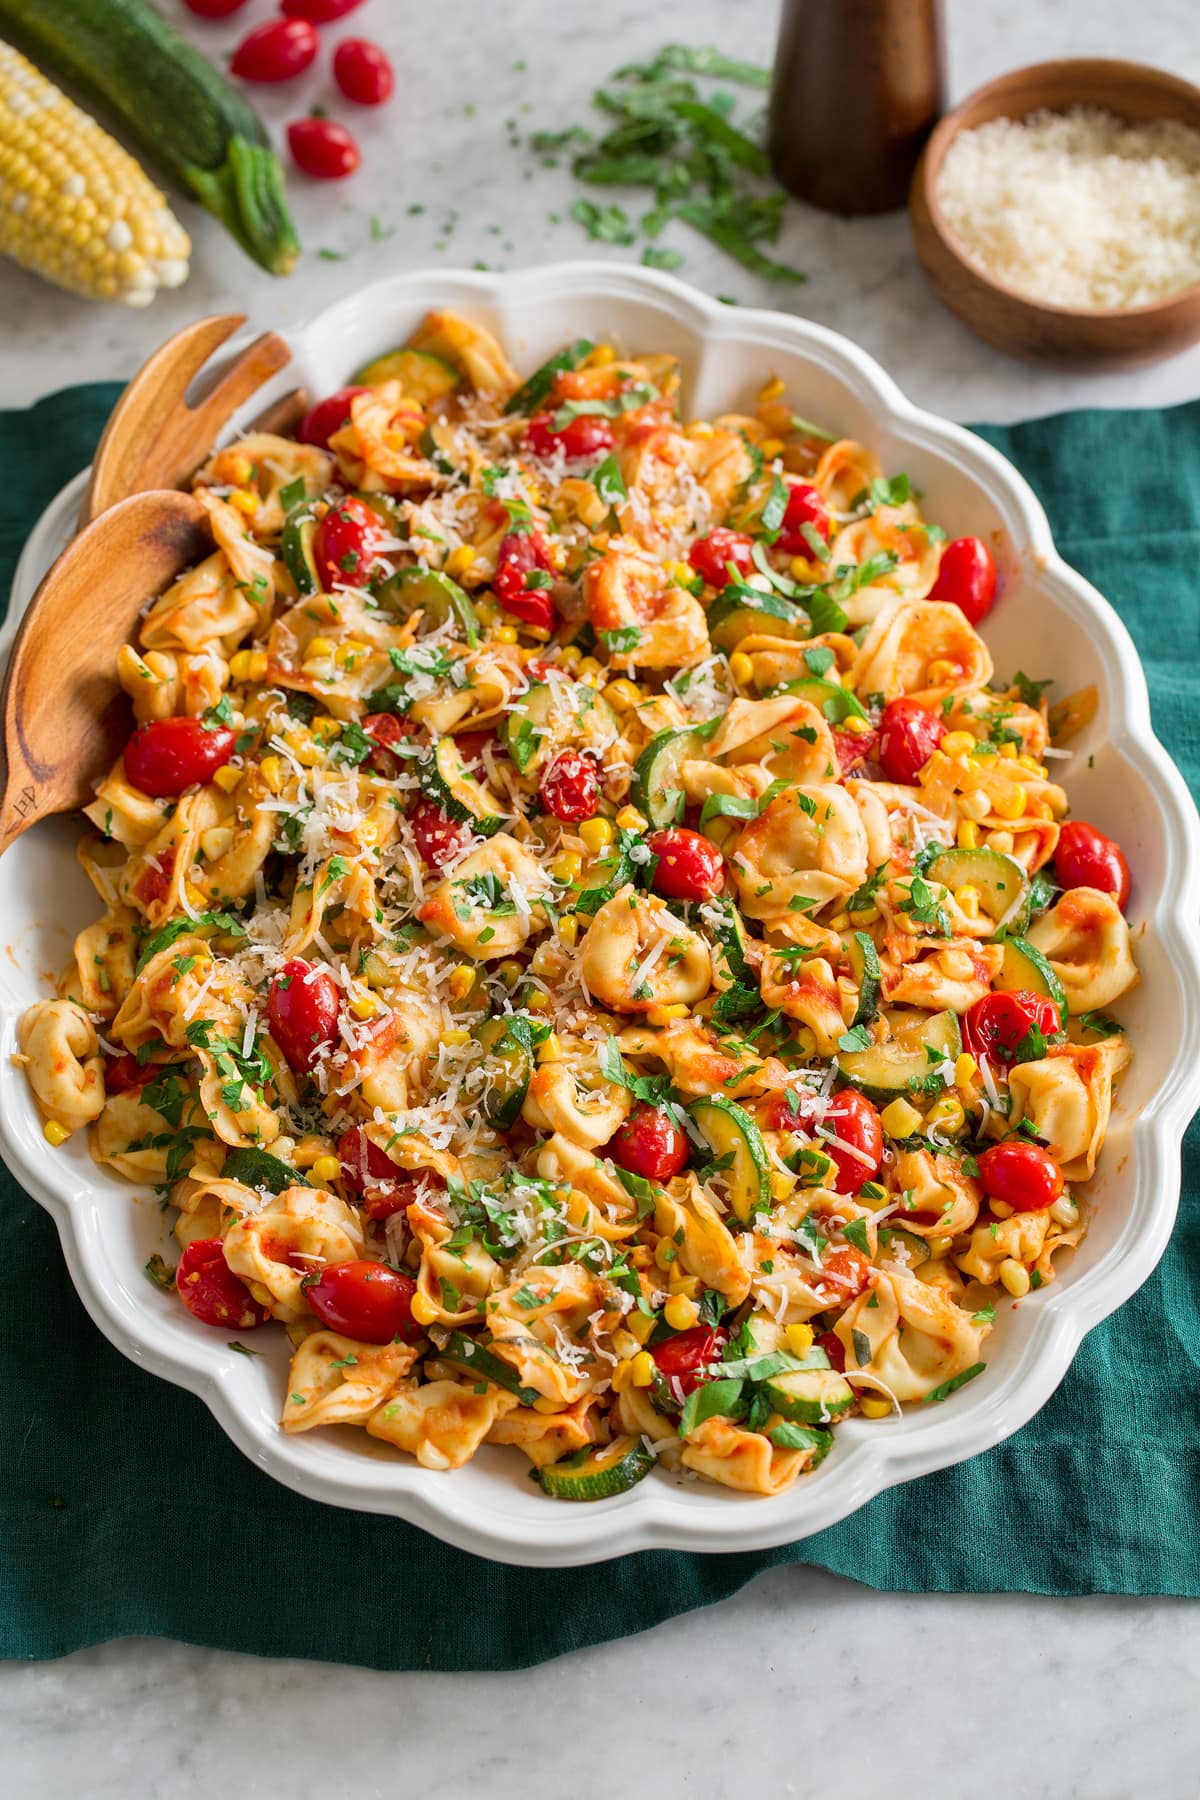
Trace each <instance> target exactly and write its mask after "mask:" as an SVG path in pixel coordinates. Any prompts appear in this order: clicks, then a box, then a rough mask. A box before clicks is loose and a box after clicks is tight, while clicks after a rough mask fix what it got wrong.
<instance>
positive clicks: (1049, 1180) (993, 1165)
mask: <svg viewBox="0 0 1200 1800" xmlns="http://www.w3.org/2000/svg"><path fill="white" fill-rule="evenodd" d="M979 1179H980V1181H981V1182H982V1183H983V1191H984V1193H985V1194H987V1195H988V1196H989V1197H990V1198H991V1199H993V1200H1002V1201H1003V1202H1004V1204H1005V1206H1011V1207H1012V1209H1013V1211H1014V1212H1042V1211H1043V1210H1044V1209H1045V1208H1046V1207H1047V1206H1053V1205H1054V1202H1055V1201H1056V1200H1057V1199H1058V1197H1059V1195H1060V1194H1061V1193H1062V1191H1063V1173H1062V1170H1061V1169H1060V1168H1059V1166H1058V1164H1057V1163H1056V1162H1055V1160H1054V1158H1053V1157H1052V1156H1051V1154H1050V1152H1049V1151H1048V1150H1043V1149H1042V1146H1041V1145H1040V1144H1026V1143H1023V1142H1022V1141H1021V1139H1020V1138H1009V1140H1008V1141H1007V1143H1003V1144H993V1145H992V1147H991V1149H990V1150H985V1151H984V1152H983V1154H982V1155H981V1156H980V1158H979Z"/></svg>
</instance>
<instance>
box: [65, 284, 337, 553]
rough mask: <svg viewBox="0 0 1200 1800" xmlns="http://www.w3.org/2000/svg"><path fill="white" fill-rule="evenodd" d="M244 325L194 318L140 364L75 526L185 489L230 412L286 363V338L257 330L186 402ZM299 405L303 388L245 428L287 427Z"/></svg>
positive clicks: (241, 317) (103, 442)
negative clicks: (135, 501)
mask: <svg viewBox="0 0 1200 1800" xmlns="http://www.w3.org/2000/svg"><path fill="white" fill-rule="evenodd" d="M245 323H246V316H245V314H244V313H220V314H216V315H214V316H213V317H212V318H208V319H197V320H196V322H195V324H194V325H187V326H185V327H184V329H183V330H182V331H177V332H176V333H175V335H174V337H170V338H168V339H167V341H166V343H165V344H163V345H162V346H161V347H160V348H159V349H158V350H156V351H155V352H154V355H153V356H152V357H151V358H150V360H149V361H148V362H147V363H145V364H144V365H143V366H142V368H141V369H140V370H139V371H138V373H137V374H136V375H135V376H134V378H133V380H132V381H131V382H130V383H129V386H128V387H127V388H126V389H125V392H124V393H123V394H122V395H121V397H120V399H119V400H118V401H117V404H116V405H115V406H114V408H113V410H112V412H111V414H110V415H109V420H108V424H107V425H106V426H105V428H104V435H103V437H102V438H101V439H100V442H99V444H98V445H97V448H96V455H95V457H94V459H93V462H92V477H91V481H90V482H89V484H88V490H87V493H86V495H85V497H84V502H83V508H82V511H81V513H80V519H79V523H80V526H81V527H82V526H85V525H88V524H90V523H91V521H92V520H93V519H96V518H98V517H99V515H100V514H101V513H102V512H106V511H107V509H108V508H109V507H110V506H113V505H115V504H116V502H117V501H118V500H124V499H126V498H127V497H128V496H129V495H130V494H140V493H143V492H145V491H146V490H147V489H151V488H155V489H161V488H186V487H187V486H188V485H189V483H190V482H191V479H192V476H193V475H194V474H195V472H196V470H197V469H198V468H199V467H200V465H201V463H202V462H204V460H205V459H206V457H208V456H209V455H211V453H212V450H213V446H214V445H215V444H216V442H217V439H218V438H219V437H220V435H221V431H222V428H223V427H224V425H225V424H226V422H227V421H228V420H229V418H230V416H231V415H232V414H233V413H234V412H236V411H237V409H238V407H239V406H241V405H242V404H243V402H244V401H246V400H248V399H249V397H250V395H251V394H253V393H255V392H256V391H257V390H258V389H259V388H260V387H262V385H263V383H264V382H265V381H268V380H269V379H270V377H271V376H272V375H274V374H276V373H277V371H278V370H280V369H282V368H285V367H286V365H287V364H288V363H289V362H290V361H291V358H292V353H291V350H290V349H289V347H288V345H287V342H286V340H285V339H284V338H282V337H280V335H279V333H278V332H276V331H267V332H264V333H263V335H262V336H261V337H258V338H255V340H254V342H253V343H252V344H250V345H249V346H248V347H247V348H246V349H245V350H244V351H243V352H242V354H241V355H240V356H239V357H238V358H237V360H236V361H235V362H233V363H232V364H231V365H230V366H229V368H228V369H226V370H225V372H224V373H223V374H222V375H221V377H220V378H219V380H218V381H217V382H216V385H215V386H214V387H212V388H211V389H210V390H209V392H208V393H207V394H206V395H205V396H204V398H203V399H202V400H199V401H198V402H197V403H196V405H194V406H189V405H188V402H187V392H188V389H189V388H190V387H191V386H192V383H193V382H194V381H195V379H196V377H197V375H199V373H200V371H201V369H203V367H204V365H205V363H207V362H208V361H209V359H210V358H211V357H212V356H213V355H214V354H215V352H216V351H217V350H219V349H220V347H221V345H222V344H223V343H224V342H225V341H226V339H227V338H229V337H231V336H232V335H233V333H234V332H235V331H237V330H238V329H239V327H241V326H242V325H244V324H245ZM306 409H307V399H306V396H305V394H304V391H303V389H301V388H295V389H293V390H292V392H291V393H290V394H285V395H284V396H283V398H282V399H280V400H277V401H276V402H275V403H274V404H273V405H272V406H270V407H269V408H268V409H267V411H266V412H265V413H263V414H262V415H261V416H260V417H259V418H257V419H256V420H254V422H253V424H252V425H251V426H250V429H251V430H254V431H278V432H287V431H290V430H292V429H294V427H295V426H296V425H297V424H298V423H299V421H300V419H301V418H302V416H303V414H304V412H305V411H306Z"/></svg>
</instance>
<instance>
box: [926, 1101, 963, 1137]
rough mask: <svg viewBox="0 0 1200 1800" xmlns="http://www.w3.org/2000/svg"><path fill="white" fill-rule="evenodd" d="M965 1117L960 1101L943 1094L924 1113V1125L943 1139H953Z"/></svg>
mask: <svg viewBox="0 0 1200 1800" xmlns="http://www.w3.org/2000/svg"><path fill="white" fill-rule="evenodd" d="M966 1116H967V1115H966V1113H965V1112H964V1111H963V1105H962V1101H961V1100H959V1099H957V1098H956V1097H955V1096H954V1095H953V1094H943V1095H942V1096H941V1098H940V1099H938V1100H935V1101H934V1103H933V1105H932V1106H931V1107H930V1109H929V1111H928V1112H927V1113H926V1115H925V1123H926V1125H928V1126H930V1127H931V1128H932V1129H933V1130H934V1131H939V1132H941V1134H942V1136H943V1137H947V1136H949V1137H953V1136H954V1135H955V1133H956V1132H959V1131H961V1130H962V1128H963V1125H964V1123H965V1121H966Z"/></svg>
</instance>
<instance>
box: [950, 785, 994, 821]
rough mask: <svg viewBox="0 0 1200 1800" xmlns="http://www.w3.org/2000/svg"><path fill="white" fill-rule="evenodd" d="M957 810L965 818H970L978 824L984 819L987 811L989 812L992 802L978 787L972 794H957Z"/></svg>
mask: <svg viewBox="0 0 1200 1800" xmlns="http://www.w3.org/2000/svg"><path fill="white" fill-rule="evenodd" d="M958 810H959V812H960V813H962V814H963V815H964V816H965V817H966V818H968V819H972V820H974V822H975V824H978V823H979V821H980V820H981V819H985V818H986V817H987V815H988V813H990V812H991V810H992V803H991V801H990V800H989V799H988V797H987V795H986V794H985V793H984V792H983V790H982V788H978V789H976V791H975V792H974V793H973V794H960V795H959V796H958Z"/></svg>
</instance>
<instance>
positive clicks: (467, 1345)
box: [438, 1331, 538, 1406]
mask: <svg viewBox="0 0 1200 1800" xmlns="http://www.w3.org/2000/svg"><path fill="white" fill-rule="evenodd" d="M438 1355H439V1358H440V1360H441V1361H442V1362H448V1363H454V1364H455V1365H456V1366H457V1367H458V1368H460V1369H466V1370H467V1372H468V1373H469V1374H471V1375H477V1376H478V1377H479V1379H480V1381H490V1382H491V1384H492V1386H493V1387H499V1388H503V1389H504V1391H505V1393H506V1394H515V1395H516V1396H517V1399H518V1400H519V1401H520V1402H521V1405H522V1406H532V1405H533V1403H534V1401H535V1400H536V1399H537V1397H538V1396H537V1390H536V1389H535V1388H527V1387H522V1386H521V1379H520V1377H519V1375H518V1374H517V1371H516V1370H515V1369H514V1368H513V1366H512V1364H511V1363H506V1362H505V1361H504V1359H503V1357H500V1356H496V1355H494V1354H493V1352H492V1351H491V1350H489V1349H488V1347H487V1345H486V1344H481V1343H480V1342H479V1340H478V1338H473V1337H468V1336H467V1334H466V1332H465V1331H452V1332H451V1333H450V1335H449V1337H448V1338H447V1339H446V1347H445V1349H444V1350H441V1351H439V1352H438Z"/></svg>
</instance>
